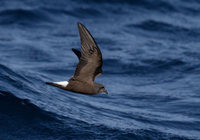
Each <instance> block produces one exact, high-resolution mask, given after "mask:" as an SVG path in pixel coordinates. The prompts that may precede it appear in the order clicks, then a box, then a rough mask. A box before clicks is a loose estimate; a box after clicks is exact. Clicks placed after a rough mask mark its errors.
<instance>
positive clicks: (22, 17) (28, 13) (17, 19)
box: [0, 9, 50, 25]
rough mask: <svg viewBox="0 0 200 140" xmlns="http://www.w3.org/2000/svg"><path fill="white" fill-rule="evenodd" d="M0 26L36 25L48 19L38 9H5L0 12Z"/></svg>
mask: <svg viewBox="0 0 200 140" xmlns="http://www.w3.org/2000/svg"><path fill="white" fill-rule="evenodd" d="M0 17H1V18H0V24H1V25H10V24H16V23H17V24H28V25H33V24H36V23H37V24H38V23H40V22H45V21H49V20H50V18H49V17H48V16H47V15H45V14H44V13H43V12H42V11H41V10H39V9H7V10H3V11H1V12H0Z"/></svg>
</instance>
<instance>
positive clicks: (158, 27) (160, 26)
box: [127, 19, 200, 37]
mask: <svg viewBox="0 0 200 140" xmlns="http://www.w3.org/2000/svg"><path fill="white" fill-rule="evenodd" d="M127 27H128V28H132V27H135V28H139V29H143V30H146V31H150V32H152V31H153V32H161V33H171V34H174V35H179V36H180V35H181V36H183V35H185V36H193V37H197V36H200V30H199V29H196V28H186V27H180V26H177V25H172V24H170V23H166V22H162V21H156V20H152V19H150V20H145V21H142V22H140V23H137V24H129V25H127Z"/></svg>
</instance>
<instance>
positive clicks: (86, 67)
mask: <svg viewBox="0 0 200 140" xmlns="http://www.w3.org/2000/svg"><path fill="white" fill-rule="evenodd" d="M78 29H79V34H80V40H81V52H80V51H79V50H76V49H72V51H73V52H74V53H75V54H76V55H77V57H78V59H79V63H78V64H77V66H76V70H75V72H74V75H73V76H72V77H71V78H70V79H69V82H68V83H67V81H64V82H55V83H51V82H46V84H49V85H52V86H56V87H59V88H62V89H64V90H69V91H72V92H78V93H82V94H98V93H100V92H105V93H107V91H106V89H105V88H104V85H102V84H99V83H95V82H94V80H95V77H97V76H98V75H100V74H101V73H102V64H103V61H102V54H101V51H100V49H99V47H98V46H97V44H96V42H95V40H94V38H93V37H92V35H91V34H90V33H89V31H88V30H87V29H86V27H85V26H84V25H82V24H81V23H78Z"/></svg>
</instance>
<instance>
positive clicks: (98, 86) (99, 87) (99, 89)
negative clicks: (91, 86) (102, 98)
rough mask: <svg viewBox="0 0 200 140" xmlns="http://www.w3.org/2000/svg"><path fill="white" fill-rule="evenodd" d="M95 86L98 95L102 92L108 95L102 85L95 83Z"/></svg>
mask: <svg viewBox="0 0 200 140" xmlns="http://www.w3.org/2000/svg"><path fill="white" fill-rule="evenodd" d="M95 86H96V88H97V91H98V93H101V92H104V93H106V94H108V92H107V90H106V88H105V87H104V85H102V84H97V83H95Z"/></svg>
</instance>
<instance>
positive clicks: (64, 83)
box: [54, 81, 69, 87]
mask: <svg viewBox="0 0 200 140" xmlns="http://www.w3.org/2000/svg"><path fill="white" fill-rule="evenodd" d="M54 83H55V84H58V85H61V86H64V87H66V86H67V85H68V83H69V82H68V81H61V82H54Z"/></svg>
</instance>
